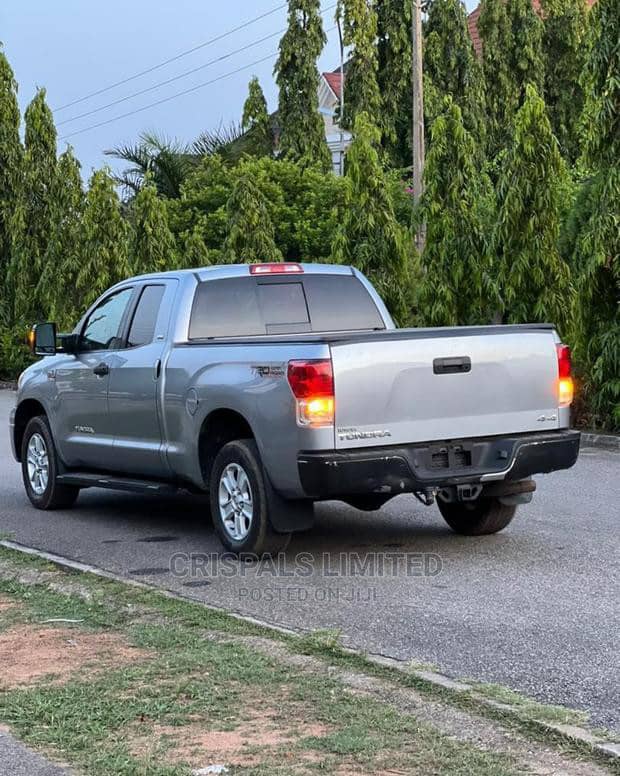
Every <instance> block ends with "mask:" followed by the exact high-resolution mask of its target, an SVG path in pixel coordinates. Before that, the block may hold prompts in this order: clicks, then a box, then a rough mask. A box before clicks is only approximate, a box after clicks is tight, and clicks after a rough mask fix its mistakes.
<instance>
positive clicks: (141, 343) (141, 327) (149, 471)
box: [108, 280, 177, 477]
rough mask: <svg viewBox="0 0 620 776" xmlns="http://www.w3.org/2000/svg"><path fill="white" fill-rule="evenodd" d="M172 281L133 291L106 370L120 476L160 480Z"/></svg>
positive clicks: (174, 283) (164, 471)
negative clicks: (161, 396) (118, 346)
mask: <svg viewBox="0 0 620 776" xmlns="http://www.w3.org/2000/svg"><path fill="white" fill-rule="evenodd" d="M176 288H177V281H176V280H157V281H153V282H152V283H147V284H145V285H143V286H141V287H140V288H139V289H138V293H137V295H136V298H135V299H134V302H133V304H132V309H131V310H130V313H129V315H128V317H127V324H126V331H127V334H126V337H125V343H124V344H125V348H124V349H123V350H122V351H120V352H119V353H118V354H117V355H118V356H119V357H118V359H116V360H115V364H114V368H113V369H112V370H111V372H110V385H109V390H108V411H109V418H110V431H111V433H112V434H113V435H114V462H115V465H114V468H115V469H116V470H117V471H119V472H123V473H127V474H136V475H142V476H147V477H148V476H150V477H162V476H165V475H166V474H167V473H168V467H167V464H166V460H165V456H164V455H163V453H162V425H161V418H160V412H159V406H158V404H159V403H158V390H159V386H160V384H161V375H162V371H163V365H162V360H163V357H164V350H165V348H166V341H167V334H168V324H169V319H170V313H171V308H172V301H173V298H174V293H175V291H176Z"/></svg>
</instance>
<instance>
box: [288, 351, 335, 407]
mask: <svg viewBox="0 0 620 776" xmlns="http://www.w3.org/2000/svg"><path fill="white" fill-rule="evenodd" d="M288 382H289V385H290V386H291V389H292V391H293V395H294V396H295V398H296V399H307V398H309V397H310V396H313V397H316V396H333V395H334V375H333V372H332V362H331V359H329V358H326V359H323V360H321V361H289V362H288Z"/></svg>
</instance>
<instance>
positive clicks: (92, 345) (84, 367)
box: [53, 286, 134, 469]
mask: <svg viewBox="0 0 620 776" xmlns="http://www.w3.org/2000/svg"><path fill="white" fill-rule="evenodd" d="M133 294H134V288H133V286H128V287H127V288H122V289H119V290H117V291H113V292H112V293H110V294H108V295H107V296H105V297H104V298H103V299H102V300H101V302H99V304H97V306H96V307H95V308H94V309H93V310H92V311H91V312H90V313H89V314H88V315H87V317H86V319H85V321H84V323H83V325H82V328H81V330H80V341H79V348H78V350H79V352H78V353H76V354H75V355H72V356H67V358H66V359H63V361H62V362H61V364H60V365H59V366H58V368H57V369H56V370H55V373H54V376H53V379H54V380H55V382H56V407H55V412H54V414H55V417H56V422H57V424H58V428H57V430H56V434H55V436H56V442H57V444H58V447H59V450H60V455H61V457H62V459H63V461H64V462H65V463H66V464H67V465H68V466H72V467H84V468H87V469H107V468H110V466H111V464H112V463H113V460H114V457H113V454H112V445H113V440H114V437H113V434H112V431H111V428H110V423H109V415H108V386H109V382H110V373H111V371H112V369H113V368H114V362H115V360H116V359H117V357H118V353H119V350H120V348H121V347H122V341H121V339H120V334H121V332H122V331H123V327H124V322H125V318H126V315H127V312H128V310H129V306H130V305H129V303H130V300H131V298H132V296H133Z"/></svg>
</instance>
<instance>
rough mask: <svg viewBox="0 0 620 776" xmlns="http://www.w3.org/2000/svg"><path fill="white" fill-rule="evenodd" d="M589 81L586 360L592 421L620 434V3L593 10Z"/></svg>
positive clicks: (582, 344)
mask: <svg viewBox="0 0 620 776" xmlns="http://www.w3.org/2000/svg"><path fill="white" fill-rule="evenodd" d="M590 14H591V19H590V24H591V30H590V41H589V56H588V59H587V61H586V66H585V69H584V72H583V77H582V86H583V88H584V91H585V105H584V112H583V118H582V129H583V164H584V165H585V166H587V167H588V168H589V169H590V170H592V173H593V176H592V181H591V183H590V188H591V193H590V196H589V198H588V199H589V203H590V207H589V208H588V210H589V212H587V213H586V215H585V223H584V226H583V229H582V231H581V233H580V235H579V237H578V239H577V245H576V250H575V260H574V261H575V264H576V265H577V266H579V267H580V268H581V273H580V276H579V278H578V281H577V282H578V291H579V294H578V299H579V317H578V320H579V327H578V333H579V340H578V344H579V352H578V354H579V359H580V361H581V363H582V367H583V372H584V378H585V389H586V395H587V396H588V398H589V400H590V406H591V408H592V410H593V414H594V417H593V420H594V421H595V422H597V423H602V424H605V425H607V426H608V427H610V428H613V429H619V428H620V207H619V204H618V203H620V107H619V106H620V50H619V48H618V40H620V14H619V13H618V1H617V0H599V1H598V2H597V4H596V5H595V6H594V8H593V9H592V11H590Z"/></svg>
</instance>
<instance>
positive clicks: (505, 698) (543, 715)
mask: <svg viewBox="0 0 620 776" xmlns="http://www.w3.org/2000/svg"><path fill="white" fill-rule="evenodd" d="M467 683H468V684H471V685H472V686H473V687H474V689H475V694H477V695H482V696H483V697H485V698H489V699H490V700H494V701H498V702H499V703H507V704H509V705H511V706H513V707H514V708H516V709H517V710H518V711H519V712H520V713H521V714H522V715H523V716H524V717H527V718H528V719H537V720H540V721H541V722H551V723H561V724H565V725H585V724H586V723H587V721H588V715H587V714H586V713H585V712H583V711H575V710H574V709H567V708H566V707H564V706H554V705H552V704H545V703H538V702H537V701H535V700H532V699H531V698H527V697H526V696H524V695H521V694H520V693H518V692H515V691H514V690H511V689H509V688H508V687H504V686H503V685H501V684H485V683H481V682H475V681H473V680H471V679H468V680H467Z"/></svg>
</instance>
